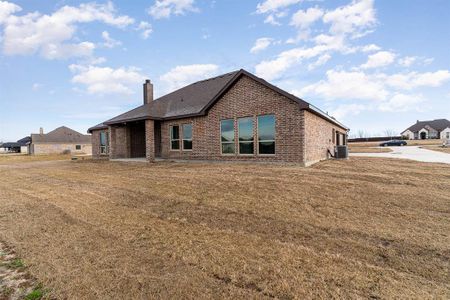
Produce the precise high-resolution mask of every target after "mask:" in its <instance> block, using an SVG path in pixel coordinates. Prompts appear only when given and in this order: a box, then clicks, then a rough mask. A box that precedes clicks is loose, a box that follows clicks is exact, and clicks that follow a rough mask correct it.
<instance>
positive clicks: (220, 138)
mask: <svg viewBox="0 0 450 300" xmlns="http://www.w3.org/2000/svg"><path fill="white" fill-rule="evenodd" d="M229 120H231V121H233V135H234V141H233V142H223V141H222V122H223V121H229ZM219 142H220V155H224V156H235V155H236V121H235V119H234V118H228V119H221V120H220V128H219ZM223 144H234V153H223V147H222V145H223Z"/></svg>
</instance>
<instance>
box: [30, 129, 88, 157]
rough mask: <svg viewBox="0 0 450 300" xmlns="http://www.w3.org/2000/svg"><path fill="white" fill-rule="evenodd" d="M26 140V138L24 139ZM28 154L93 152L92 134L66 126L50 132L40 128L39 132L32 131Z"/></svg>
mask: <svg viewBox="0 0 450 300" xmlns="http://www.w3.org/2000/svg"><path fill="white" fill-rule="evenodd" d="M22 140H24V139H22ZM26 145H27V146H28V154H60V153H72V154H89V155H90V154H91V153H92V141H91V136H90V135H87V134H81V133H79V132H77V131H75V130H73V129H70V128H68V127H66V126H61V127H58V128H56V129H54V130H52V131H50V132H48V133H44V130H43V129H42V128H40V130H39V133H32V134H31V136H30V138H29V140H28V142H27V143H26Z"/></svg>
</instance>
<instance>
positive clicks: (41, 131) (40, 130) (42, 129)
mask: <svg viewBox="0 0 450 300" xmlns="http://www.w3.org/2000/svg"><path fill="white" fill-rule="evenodd" d="M39 134H40V135H43V134H44V128H42V127H40V128H39Z"/></svg>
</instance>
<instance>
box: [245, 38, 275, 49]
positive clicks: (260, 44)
mask: <svg viewBox="0 0 450 300" xmlns="http://www.w3.org/2000/svg"><path fill="white" fill-rule="evenodd" d="M272 42H273V39H272V38H267V37H264V38H259V39H257V40H256V42H255V45H254V46H253V47H252V48H251V49H250V53H258V52H260V51H262V50H264V49H266V48H267V47H269V46H270V44H272Z"/></svg>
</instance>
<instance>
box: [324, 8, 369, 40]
mask: <svg viewBox="0 0 450 300" xmlns="http://www.w3.org/2000/svg"><path fill="white" fill-rule="evenodd" d="M323 22H324V23H330V32H331V33H332V34H337V35H339V34H351V35H352V36H353V37H354V38H358V37H361V36H363V35H364V34H365V32H367V30H370V28H372V27H373V26H374V25H375V24H376V17H375V9H374V7H373V0H353V1H352V3H350V4H349V5H345V6H341V7H338V8H336V9H335V10H332V11H328V12H326V13H325V15H324V16H323Z"/></svg>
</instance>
